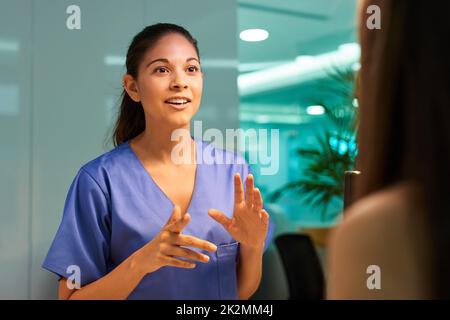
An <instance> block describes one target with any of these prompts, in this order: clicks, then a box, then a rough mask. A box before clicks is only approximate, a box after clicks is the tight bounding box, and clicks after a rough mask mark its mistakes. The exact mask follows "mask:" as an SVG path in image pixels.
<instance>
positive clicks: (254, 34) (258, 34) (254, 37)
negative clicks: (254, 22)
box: [239, 29, 269, 42]
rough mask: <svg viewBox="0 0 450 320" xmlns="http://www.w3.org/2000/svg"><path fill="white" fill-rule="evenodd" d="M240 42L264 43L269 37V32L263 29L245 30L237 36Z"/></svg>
mask: <svg viewBox="0 0 450 320" xmlns="http://www.w3.org/2000/svg"><path fill="white" fill-rule="evenodd" d="M239 37H240V38H241V40H244V41H250V42H256V41H264V40H266V39H267V38H268V37H269V32H268V31H267V30H264V29H247V30H244V31H242V32H241V33H240V34H239Z"/></svg>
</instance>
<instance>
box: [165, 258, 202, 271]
mask: <svg viewBox="0 0 450 320" xmlns="http://www.w3.org/2000/svg"><path fill="white" fill-rule="evenodd" d="M161 260H162V261H163V262H164V264H165V265H166V266H172V267H178V268H185V269H192V268H195V263H192V262H189V261H183V260H180V259H176V258H174V257H170V256H163V257H161Z"/></svg>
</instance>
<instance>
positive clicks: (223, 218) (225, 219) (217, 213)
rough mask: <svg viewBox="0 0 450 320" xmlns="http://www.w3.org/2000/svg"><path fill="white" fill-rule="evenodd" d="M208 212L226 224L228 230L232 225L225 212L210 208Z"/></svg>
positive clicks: (222, 223)
mask: <svg viewBox="0 0 450 320" xmlns="http://www.w3.org/2000/svg"><path fill="white" fill-rule="evenodd" d="M208 214H209V215H210V216H211V217H212V218H213V219H214V220H216V221H217V222H219V223H220V224H221V225H223V226H224V228H225V229H226V230H228V228H229V227H230V224H231V219H229V218H228V217H227V216H226V215H225V214H224V213H223V212H221V211H219V210H216V209H209V210H208Z"/></svg>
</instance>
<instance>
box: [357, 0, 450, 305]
mask: <svg viewBox="0 0 450 320" xmlns="http://www.w3.org/2000/svg"><path fill="white" fill-rule="evenodd" d="M448 3H449V2H448V1H421V0H418V1H414V0H370V1H366V3H365V5H366V7H367V6H368V5H371V4H374V5H377V6H378V7H379V8H380V9H381V29H380V30H377V29H374V30H369V29H368V28H367V27H366V24H365V19H362V20H361V23H360V42H361V70H360V75H359V76H360V78H359V81H360V82H359V89H358V96H359V104H360V111H359V112H360V113H359V117H360V118H359V132H358V145H359V155H358V158H357V168H358V170H360V171H361V173H362V174H361V177H360V179H359V181H357V196H358V197H362V196H366V195H368V194H370V193H372V192H375V191H377V190H380V189H382V188H385V187H387V186H389V185H391V184H394V183H397V182H400V181H413V182H415V183H417V184H418V185H419V186H420V189H421V190H422V193H423V196H424V200H425V204H424V205H425V208H426V216H425V217H424V219H425V221H426V224H427V225H426V226H424V227H428V228H429V229H428V231H429V234H430V235H431V237H432V239H431V240H432V244H433V248H430V251H431V252H432V255H433V261H432V265H433V268H434V272H433V277H434V278H433V285H434V293H435V297H436V298H449V297H450V201H449V198H450V197H449V193H450V188H449V187H448V183H449V182H450V60H449V57H450V50H449V48H450V46H448V45H445V43H446V42H448V39H450V28H449V26H448V14H449V12H450V11H449V5H448ZM366 7H365V8H366ZM365 8H364V9H365Z"/></svg>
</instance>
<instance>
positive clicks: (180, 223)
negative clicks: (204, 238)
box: [167, 213, 191, 233]
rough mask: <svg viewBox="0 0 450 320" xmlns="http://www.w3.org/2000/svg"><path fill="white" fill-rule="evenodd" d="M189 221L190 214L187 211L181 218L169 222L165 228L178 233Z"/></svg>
mask: <svg viewBox="0 0 450 320" xmlns="http://www.w3.org/2000/svg"><path fill="white" fill-rule="evenodd" d="M189 221H191V216H190V215H189V213H186V214H185V215H184V216H183V217H182V218H180V219H178V220H176V221H174V222H172V223H171V224H169V225H168V226H167V230H169V231H170V232H174V233H180V232H181V231H183V229H184V228H185V227H186V226H187V225H188V223H189Z"/></svg>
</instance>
